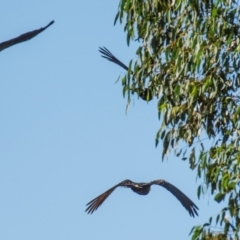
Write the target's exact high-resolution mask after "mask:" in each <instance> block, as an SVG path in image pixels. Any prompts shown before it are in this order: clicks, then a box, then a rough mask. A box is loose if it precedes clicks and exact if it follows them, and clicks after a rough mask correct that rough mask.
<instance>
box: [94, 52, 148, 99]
mask: <svg viewBox="0 0 240 240" xmlns="http://www.w3.org/2000/svg"><path fill="white" fill-rule="evenodd" d="M99 52H100V53H101V54H103V55H101V56H102V57H103V58H106V59H107V60H108V61H110V62H113V63H116V64H117V65H119V66H121V67H122V68H124V69H125V70H127V71H128V67H127V66H126V65H125V64H124V63H122V62H121V61H120V60H119V59H117V58H116V57H115V56H114V55H113V54H112V53H111V52H110V51H109V50H108V49H107V48H106V47H99ZM130 72H131V74H132V75H133V71H132V70H130ZM136 92H137V94H138V95H139V97H140V98H142V99H143V100H144V101H151V100H152V99H153V95H152V92H151V91H150V90H149V89H148V88H143V89H140V90H138V91H136Z"/></svg>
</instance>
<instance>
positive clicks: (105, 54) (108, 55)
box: [99, 47, 128, 71]
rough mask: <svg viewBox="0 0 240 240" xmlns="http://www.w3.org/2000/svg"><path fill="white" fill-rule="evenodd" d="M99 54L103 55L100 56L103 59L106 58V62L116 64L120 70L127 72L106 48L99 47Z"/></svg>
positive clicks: (123, 65) (122, 64)
mask: <svg viewBox="0 0 240 240" xmlns="http://www.w3.org/2000/svg"><path fill="white" fill-rule="evenodd" d="M99 52H100V53H102V54H103V55H101V56H102V57H103V58H106V59H107V60H109V61H111V62H113V63H116V64H117V65H119V66H121V67H122V68H124V69H125V70H127V71H128V67H127V66H126V65H125V64H124V63H122V62H121V61H120V60H118V59H117V58H116V57H115V56H114V55H113V54H112V53H111V52H110V51H109V50H108V49H107V48H105V47H100V48H99Z"/></svg>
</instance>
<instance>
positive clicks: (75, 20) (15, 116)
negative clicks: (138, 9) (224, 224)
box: [0, 0, 220, 240]
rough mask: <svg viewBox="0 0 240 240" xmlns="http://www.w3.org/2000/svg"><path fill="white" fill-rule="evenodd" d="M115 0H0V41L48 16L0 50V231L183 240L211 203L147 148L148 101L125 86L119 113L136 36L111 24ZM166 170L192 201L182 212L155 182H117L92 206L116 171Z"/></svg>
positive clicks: (181, 171) (125, 174) (189, 176)
mask: <svg viewBox="0 0 240 240" xmlns="http://www.w3.org/2000/svg"><path fill="white" fill-rule="evenodd" d="M117 7H118V1H116V0H115V1H113V0H106V1H104V3H103V2H102V1H93V0H89V1H70V2H69V1H63V0H59V1H45V0H42V1H30V0H28V1H27V0H22V1H16V0H15V1H4V2H1V3H0V16H1V17H0V29H1V35H0V42H2V41H5V40H8V39H11V38H13V37H16V36H18V35H20V34H22V33H24V32H27V31H30V30H35V29H38V28H40V27H43V26H45V25H46V24H48V23H49V22H50V21H51V20H55V24H54V25H52V26H51V27H50V28H49V29H47V30H46V31H44V32H43V33H41V34H40V35H38V36H37V37H36V38H33V39H32V40H30V41H28V42H25V43H21V44H18V45H16V46H13V47H11V48H9V49H6V50H4V51H2V52H1V57H0V65H1V72H0V76H1V81H0V111H1V118H0V126H1V127H0V136H1V137H0V193H1V197H0V216H1V217H0V239H2V240H30V239H31V240H32V239H34V240H40V239H41V240H42V239H44V240H52V239H57V240H65V239H72V240H74V239H87V240H88V239H89V240H92V239H94V240H95V239H104V240H112V239H115V240H118V239H119V240H120V239H121V240H122V239H138V240H145V239H152V240H154V239H166V240H168V239H169V240H172V239H190V237H188V234H189V231H190V229H191V228H192V226H194V225H196V224H201V223H203V222H204V221H207V219H208V218H209V217H210V216H211V215H214V214H216V213H218V210H219V209H220V206H219V205H217V204H216V203H214V202H213V201H212V200H211V199H212V197H211V196H209V197H205V198H204V199H202V200H200V201H199V200H198V199H197V195H196V187H197V186H198V184H197V183H196V181H195V180H196V173H195V172H191V171H190V170H189V168H188V162H187V161H186V162H183V161H181V160H180V159H178V158H177V157H175V156H174V155H170V156H169V158H168V159H167V160H166V161H164V162H162V161H161V154H162V153H161V143H160V144H159V147H158V148H155V143H154V141H155V134H156V132H157V130H158V127H159V125H160V123H159V121H158V118H157V101H156V100H154V101H152V102H150V103H146V102H143V101H142V100H141V99H138V98H137V97H135V98H134V99H133V101H132V103H131V107H130V109H129V112H128V114H127V115H126V114H125V107H126V99H124V98H123V96H122V87H121V83H120V82H119V83H117V84H115V81H116V79H117V78H118V76H119V75H123V74H124V70H123V69H121V68H120V67H118V66H117V65H114V64H112V63H110V62H108V61H106V60H105V59H103V58H101V57H100V54H99V52H98V47H99V46H106V47H107V48H108V49H109V50H111V51H112V52H113V53H114V54H115V55H116V56H118V57H119V59H121V60H122V61H123V62H124V63H125V64H127V65H128V62H129V61H130V60H131V59H133V58H135V57H136V55H135V49H136V47H137V45H136V44H137V43H134V44H131V46H130V47H128V46H127V44H126V36H125V33H124V32H123V26H120V25H117V26H115V27H114V26H113V21H114V17H115V14H116V12H117ZM127 178H129V179H131V180H133V181H140V182H141V181H144V182H147V181H151V180H154V179H161V178H162V179H165V180H167V181H169V182H171V183H172V184H174V185H175V186H177V187H178V188H180V189H181V190H182V191H183V192H184V193H185V194H186V195H187V196H189V197H190V198H191V199H192V200H193V201H194V202H195V203H196V204H197V205H198V207H199V208H200V211H199V215H200V216H199V217H197V218H195V219H194V218H191V217H190V216H189V215H188V213H187V211H186V210H185V209H184V208H183V207H182V206H181V204H180V203H179V202H178V201H177V200H176V199H175V197H174V196H172V195H171V194H170V193H169V192H168V191H166V190H165V189H163V188H161V187H158V186H154V187H152V191H151V192H150V194H149V195H147V196H139V195H137V194H135V193H133V192H132V191H131V190H129V189H124V188H118V189H117V190H116V191H115V192H113V194H112V195H111V196H110V197H109V198H108V199H107V200H106V202H104V204H103V205H102V206H101V207H100V208H99V209H98V210H97V212H95V213H94V214H93V215H87V214H86V213H85V212H84V211H85V205H86V203H87V202H89V201H90V200H92V199H93V198H95V197H96V196H98V195H99V194H101V193H102V192H104V191H106V190H107V189H109V188H110V187H112V186H113V185H115V184H117V183H119V182H120V181H122V180H124V179H127Z"/></svg>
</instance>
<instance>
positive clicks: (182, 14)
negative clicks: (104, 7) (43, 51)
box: [115, 0, 240, 239]
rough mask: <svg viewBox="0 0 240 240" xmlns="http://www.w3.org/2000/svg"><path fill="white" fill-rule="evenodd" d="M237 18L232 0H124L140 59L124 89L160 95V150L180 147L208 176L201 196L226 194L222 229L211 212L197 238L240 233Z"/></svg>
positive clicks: (120, 17)
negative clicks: (211, 215)
mask: <svg viewBox="0 0 240 240" xmlns="http://www.w3.org/2000/svg"><path fill="white" fill-rule="evenodd" d="M239 20H240V7H239V1H233V0H228V1H220V0H218V1H217V0H216V1H214V0H205V1H199V0H172V1H166V0H163V1H159V0H120V4H119V9H118V13H117V15H116V18H115V23H116V22H117V21H120V23H124V26H125V27H124V30H125V31H126V34H127V43H128V44H130V42H131V41H136V40H137V41H139V47H138V49H137V51H136V53H137V56H138V59H137V60H136V61H131V62H130V64H129V69H131V70H132V72H131V71H130V70H129V71H128V73H126V76H124V77H123V78H122V84H123V93H124V95H127V96H128V101H130V99H131V95H132V94H134V93H136V94H138V95H140V94H141V93H142V92H143V91H144V92H146V93H147V96H146V99H147V100H148V101H150V100H152V99H153V98H157V99H158V114H159V119H160V120H161V121H160V122H161V125H160V129H159V130H158V132H157V135H156V145H158V143H159V140H162V143H163V155H162V157H164V156H166V155H167V154H168V152H169V151H170V150H171V149H175V151H176V154H177V156H181V157H182V159H183V160H186V159H188V160H189V163H190V168H191V169H196V170H197V171H196V172H197V176H198V178H200V179H201V180H203V183H202V184H201V185H200V186H199V187H198V189H197V193H198V197H201V196H202V195H203V194H206V192H207V190H209V191H211V194H213V195H214V198H215V200H216V202H222V201H223V200H225V204H226V207H225V208H223V209H222V211H221V212H220V213H219V215H218V216H217V217H216V219H215V223H216V224H220V225H221V226H222V232H221V233H220V234H219V233H216V232H214V229H213V228H212V226H214V225H215V223H212V217H210V219H209V221H207V222H206V223H205V224H203V225H202V226H196V227H194V228H193V229H192V231H191V234H192V239H223V238H224V239H233V237H234V239H239V234H238V232H239V229H240V218H239V209H240V206H239V202H240V192H239V190H240V189H239V180H238V179H239V175H240V168H239V166H240V151H239V141H240V137H239V136H240V123H239V119H240V106H239V100H240V98H239V86H240V71H239V68H240V58H239V57H240V56H239V55H240V54H239V53H240V44H239V43H240V22H239ZM140 96H141V95H140ZM206 138H207V139H209V140H210V141H204V139H206ZM179 142H183V143H186V144H187V146H189V148H188V149H187V148H180V147H178V146H179ZM209 142H210V144H209ZM186 144H185V145H186ZM225 216H228V218H226V217H225Z"/></svg>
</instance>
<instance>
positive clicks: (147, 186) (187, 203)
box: [85, 179, 198, 217]
mask: <svg viewBox="0 0 240 240" xmlns="http://www.w3.org/2000/svg"><path fill="white" fill-rule="evenodd" d="M152 185H159V186H162V187H164V188H166V189H167V190H168V191H169V192H171V193H172V194H173V195H174V196H175V197H176V198H177V199H178V200H179V201H180V202H181V204H182V205H183V206H184V207H185V208H186V210H187V211H188V212H189V214H190V216H191V217H195V216H196V215H197V216H198V213H197V210H198V207H197V206H196V205H195V204H194V202H193V201H192V200H190V199H189V198H188V197H187V196H186V195H185V194H184V193H183V192H181V191H180V190H179V189H178V188H176V187H175V186H173V185H172V184H171V183H169V182H167V181H165V180H163V179H160V180H155V181H152V182H149V183H135V182H132V181H131V180H124V181H122V182H120V183H118V184H117V185H115V186H114V187H112V188H110V189H109V190H107V191H106V192H104V193H102V194H101V195H99V196H98V197H96V198H94V199H93V200H92V201H90V202H89V203H88V204H87V205H86V206H87V209H86V210H85V212H87V213H91V214H92V213H93V212H94V211H96V210H97V209H98V207H99V206H100V205H101V204H102V203H103V202H104V201H105V200H106V198H107V197H108V196H109V195H110V194H111V193H112V192H113V191H114V190H115V189H116V188H117V187H127V188H131V189H132V191H134V192H135V193H137V194H140V195H147V194H148V193H149V192H150V190H151V186H152Z"/></svg>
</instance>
